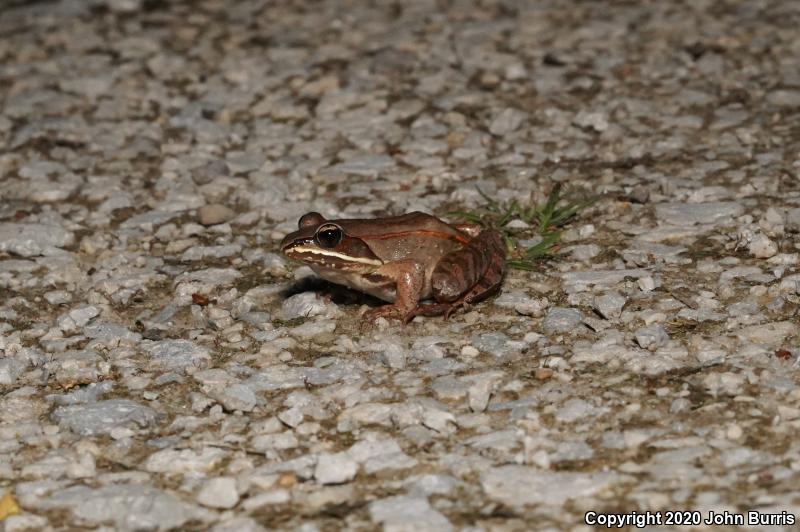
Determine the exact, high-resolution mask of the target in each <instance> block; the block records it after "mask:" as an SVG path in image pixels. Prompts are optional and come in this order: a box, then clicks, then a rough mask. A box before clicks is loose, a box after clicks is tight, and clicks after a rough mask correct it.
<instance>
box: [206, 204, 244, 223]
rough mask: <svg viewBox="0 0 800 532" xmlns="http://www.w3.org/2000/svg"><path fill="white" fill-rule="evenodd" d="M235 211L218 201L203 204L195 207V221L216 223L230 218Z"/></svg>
mask: <svg viewBox="0 0 800 532" xmlns="http://www.w3.org/2000/svg"><path fill="white" fill-rule="evenodd" d="M234 216H236V213H235V212H234V211H233V210H231V209H229V208H228V207H226V206H225V205H220V204H218V203H212V204H211V205H203V206H202V207H200V208H199V209H197V221H199V222H200V223H201V224H203V225H217V224H221V223H224V222H228V221H230V220H232V219H233V218H234Z"/></svg>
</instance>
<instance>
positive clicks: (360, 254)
mask: <svg viewBox="0 0 800 532" xmlns="http://www.w3.org/2000/svg"><path fill="white" fill-rule="evenodd" d="M297 225H298V229H297V231H295V232H293V233H290V234H288V235H286V237H285V238H284V239H283V240H282V242H281V244H280V250H281V252H282V253H283V254H284V255H285V256H287V257H289V258H290V259H293V260H295V261H298V262H300V263H303V264H306V265H308V266H309V267H310V268H311V269H312V270H313V271H314V272H315V273H316V274H317V275H318V276H319V277H321V278H323V279H325V280H327V281H329V282H332V283H335V284H339V285H344V286H347V287H349V288H351V289H354V290H358V291H360V292H363V293H366V294H369V295H371V296H373V297H376V298H378V299H380V300H382V301H385V302H386V303H388V304H385V305H382V306H378V307H375V308H372V309H370V310H368V311H367V312H366V313H365V316H364V317H365V319H367V320H370V321H372V320H375V319H377V318H380V317H384V318H387V319H397V320H400V321H402V322H403V323H408V322H409V321H411V320H412V319H413V318H414V317H415V316H420V315H421V316H438V315H443V316H444V319H448V318H449V317H450V315H451V314H452V313H453V312H455V311H457V310H459V309H469V308H471V307H472V305H474V304H475V303H478V302H480V301H481V300H484V299H487V298H488V297H491V296H492V295H495V294H497V293H498V292H499V291H500V288H501V285H502V282H503V278H504V276H505V273H506V253H507V248H506V243H505V240H504V238H503V236H502V234H501V233H500V232H499V231H497V230H495V229H491V228H482V227H481V226H478V225H475V224H450V223H447V222H445V221H443V220H441V219H439V218H437V217H436V216H433V215H431V214H427V213H424V212H419V211H415V212H410V213H406V214H402V215H399V216H387V217H379V218H371V219H370V218H349V219H335V220H328V219H326V218H325V217H324V216H322V215H321V214H320V213H318V212H309V213H306V214H304V215H303V216H301V217H300V220H299V222H298V224H297Z"/></svg>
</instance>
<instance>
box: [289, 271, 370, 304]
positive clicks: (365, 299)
mask: <svg viewBox="0 0 800 532" xmlns="http://www.w3.org/2000/svg"><path fill="white" fill-rule="evenodd" d="M303 292H314V293H316V294H317V295H318V296H320V297H328V298H330V300H331V301H332V302H333V303H334V304H336V305H369V306H370V307H378V306H381V305H385V304H386V302H385V301H381V300H380V299H378V298H377V297H373V296H371V295H369V294H365V293H363V292H359V291H358V290H353V289H351V288H348V287H346V286H342V285H339V284H335V283H330V282H328V281H326V280H325V279H320V278H319V277H311V276H309V277H304V278H302V279H300V280H298V281H295V282H294V283H292V284H291V285H289V286H288V287H286V288H285V289H284V290H281V292H280V295H281V297H282V298H283V299H287V298H289V297H292V296H294V295H297V294H301V293H303Z"/></svg>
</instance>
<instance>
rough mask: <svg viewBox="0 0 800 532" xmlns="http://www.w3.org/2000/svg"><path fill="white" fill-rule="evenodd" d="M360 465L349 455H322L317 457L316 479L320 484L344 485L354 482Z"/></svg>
mask: <svg viewBox="0 0 800 532" xmlns="http://www.w3.org/2000/svg"><path fill="white" fill-rule="evenodd" d="M357 472H358V463H357V462H356V461H355V460H353V459H352V458H351V457H350V455H349V454H348V453H336V454H328V453H326V454H321V455H319V456H318V457H317V466H316V467H315V468H314V478H315V479H316V480H317V482H319V483H320V484H342V483H344V482H349V481H351V480H353V479H354V478H355V476H356V473H357Z"/></svg>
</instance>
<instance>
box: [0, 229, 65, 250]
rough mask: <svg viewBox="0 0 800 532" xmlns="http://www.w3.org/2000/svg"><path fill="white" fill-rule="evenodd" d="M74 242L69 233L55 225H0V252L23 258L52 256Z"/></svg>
mask: <svg viewBox="0 0 800 532" xmlns="http://www.w3.org/2000/svg"><path fill="white" fill-rule="evenodd" d="M74 242H75V237H74V235H73V234H72V232H71V231H67V230H66V229H64V228H63V227H59V226H57V225H44V224H15V223H0V251H7V252H9V253H13V254H15V255H21V256H23V257H35V256H37V255H44V254H52V253H53V252H54V248H63V247H66V246H70V245H72V244H73V243H74Z"/></svg>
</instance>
